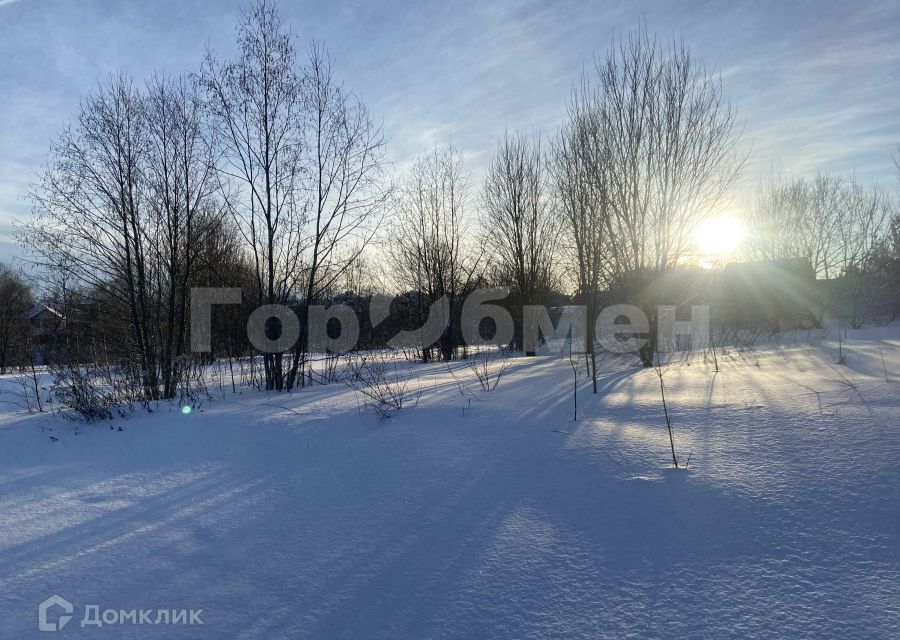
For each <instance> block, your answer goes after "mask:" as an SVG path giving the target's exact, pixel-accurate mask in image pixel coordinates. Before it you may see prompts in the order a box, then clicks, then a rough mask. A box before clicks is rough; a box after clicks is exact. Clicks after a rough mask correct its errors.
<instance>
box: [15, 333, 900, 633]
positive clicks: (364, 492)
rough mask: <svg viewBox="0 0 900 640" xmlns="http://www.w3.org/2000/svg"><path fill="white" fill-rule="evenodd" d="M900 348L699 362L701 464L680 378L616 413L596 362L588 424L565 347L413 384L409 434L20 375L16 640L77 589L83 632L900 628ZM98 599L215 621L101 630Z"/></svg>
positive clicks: (284, 406) (646, 375)
mask: <svg viewBox="0 0 900 640" xmlns="http://www.w3.org/2000/svg"><path fill="white" fill-rule="evenodd" d="M898 338H900V330H898V327H897V326H892V327H887V328H882V329H869V330H866V331H863V332H853V331H851V332H849V335H848V340H847V344H845V346H844V353H845V361H846V364H844V365H836V364H834V363H835V361H836V359H837V358H836V344H835V343H834V341H833V337H832V340H828V341H825V342H822V343H818V342H815V341H814V342H813V343H812V344H790V345H775V344H768V345H760V346H757V347H756V348H754V349H744V350H736V349H731V350H729V352H728V353H727V354H725V353H720V354H719V363H720V372H719V373H717V374H716V373H715V372H714V371H713V366H712V363H711V361H709V360H708V359H704V358H703V357H701V356H695V357H694V358H693V359H691V360H690V361H688V362H682V363H679V364H676V365H673V366H672V367H671V368H670V369H669V370H668V371H667V372H666V374H665V382H666V386H667V390H668V392H669V394H670V395H669V403H670V404H669V408H670V410H671V412H672V416H673V420H674V428H675V434H676V445H677V449H678V452H679V455H680V458H681V460H682V462H684V461H686V460H687V457H688V455H690V466H689V468H688V469H687V470H674V469H671V460H670V453H669V450H668V436H667V433H666V429H665V422H664V418H663V412H662V406H661V403H660V399H659V380H658V378H657V377H656V374H655V372H654V371H653V370H640V369H638V368H636V367H634V365H633V364H632V363H623V362H621V361H610V362H606V363H605V364H604V369H603V371H602V375H601V378H600V385H599V386H600V392H599V394H598V395H597V396H593V395H591V393H590V382H589V380H588V379H586V378H585V377H584V374H583V371H582V375H581V378H580V379H579V382H578V387H579V395H578V405H579V415H578V419H577V420H574V421H573V419H572V385H573V374H572V368H571V366H570V364H569V361H568V359H560V358H557V357H552V356H541V357H538V358H533V359H524V358H518V359H516V360H515V362H514V364H513V365H512V367H511V368H510V369H509V370H508V371H507V372H506V373H505V374H504V376H503V379H502V380H501V382H500V384H499V386H498V387H497V388H496V389H495V390H494V391H491V392H482V391H480V390H477V389H478V388H479V387H478V384H477V381H476V380H475V379H474V376H472V374H471V372H469V371H468V370H467V368H466V367H465V365H463V364H461V363H455V364H454V365H453V370H454V375H455V377H456V378H458V379H460V380H463V381H464V382H466V383H467V384H468V386H469V387H470V388H471V389H472V390H474V391H473V392H468V391H465V390H462V391H461V390H460V385H458V384H457V382H456V381H455V379H454V376H452V375H451V374H450V373H449V372H448V369H447V367H446V365H441V364H429V365H421V364H416V365H409V367H408V375H409V376H410V378H411V385H412V387H413V388H415V389H418V391H419V394H420V397H419V399H418V402H417V403H415V402H413V403H411V404H409V405H408V406H407V407H406V408H404V409H403V410H402V411H400V412H398V413H397V414H396V415H394V416H393V417H392V418H391V419H390V420H388V421H384V422H382V421H378V420H377V419H376V417H375V416H374V413H373V412H371V411H370V410H366V409H364V408H361V407H360V399H359V398H358V397H357V394H356V392H354V391H353V390H352V389H349V388H347V387H345V386H343V385H339V384H334V385H327V386H316V387H312V388H308V389H305V390H302V391H300V392H297V393H295V394H292V395H277V394H272V395H266V394H263V393H258V392H251V391H248V390H245V391H244V392H243V393H240V394H232V393H230V389H229V386H228V385H227V384H226V386H225V389H224V393H221V394H220V393H219V390H218V388H217V387H216V388H215V393H214V395H215V399H214V400H213V401H212V402H210V403H208V404H205V405H204V406H202V407H200V408H198V409H196V410H194V411H193V412H191V413H190V414H187V415H185V414H183V413H182V412H181V407H179V406H169V405H161V406H160V407H159V408H158V409H157V410H156V411H154V412H153V413H151V414H147V413H144V412H141V411H138V412H136V413H135V414H134V416H133V417H132V418H130V419H127V420H124V419H117V420H115V421H113V422H112V423H104V424H101V425H76V423H74V422H71V421H66V420H63V419H62V418H60V417H59V416H53V415H50V414H26V413H24V412H23V411H21V410H19V409H18V408H17V406H16V405H15V404H9V403H8V402H9V401H10V400H11V399H12V398H14V397H15V395H16V394H17V393H21V389H20V387H19V384H18V382H17V376H6V377H5V378H0V400H4V401H7V402H3V403H0V638H11V639H12V638H16V639H19V638H28V637H48V634H47V633H44V632H40V631H38V627H37V607H38V604H39V603H40V602H41V601H43V600H45V599H46V598H48V597H49V596H50V595H52V594H59V595H61V596H63V597H64V598H66V599H68V600H69V601H71V602H72V603H73V604H74V605H75V611H76V617H75V618H74V619H73V620H72V621H71V622H70V623H69V624H68V626H67V627H66V628H65V629H64V630H62V631H61V632H60V633H61V634H66V635H67V636H72V637H77V636H85V637H91V636H98V637H99V636H100V635H105V636H106V637H116V638H157V637H158V638H170V637H175V638H178V637H185V638H207V637H208V638H273V637H291V638H416V639H418V638H728V637H741V638H746V637H751V638H753V637H785V638H831V637H833V638H838V637H840V638H892V637H897V634H898V629H900V626H898V625H900V462H898V461H900V401H898V381H900V339H898ZM801 342H802V341H801ZM879 346H880V347H881V348H880V350H879ZM881 354H883V355H884V359H885V364H884V366H883V365H882V360H881ZM885 369H887V373H888V379H889V380H888V381H886V380H885ZM110 424H112V426H113V427H114V428H113V429H110ZM76 426H77V434H76ZM120 426H121V428H122V431H118V430H117V429H118V427H120ZM50 436H53V437H55V438H57V440H56V441H52V440H51V439H50ZM87 604H97V605H99V607H100V609H101V610H103V609H106V608H111V609H116V610H119V609H124V610H131V609H138V610H140V609H151V608H152V609H163V608H171V609H195V610H196V609H202V610H203V613H202V620H203V625H202V626H200V625H194V626H186V625H171V624H170V625H168V626H165V625H159V626H156V625H132V624H123V625H116V626H115V628H114V629H109V628H108V627H104V628H103V629H97V628H96V627H91V626H89V627H86V628H81V627H80V625H79V623H80V622H81V619H82V617H83V612H84V607H85V605H87ZM50 637H52V636H50Z"/></svg>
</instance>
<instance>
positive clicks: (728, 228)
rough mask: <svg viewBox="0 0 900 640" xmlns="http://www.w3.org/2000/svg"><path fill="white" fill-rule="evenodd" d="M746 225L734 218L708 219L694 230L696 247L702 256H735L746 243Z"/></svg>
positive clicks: (724, 216) (726, 216) (717, 217)
mask: <svg viewBox="0 0 900 640" xmlns="http://www.w3.org/2000/svg"><path fill="white" fill-rule="evenodd" d="M745 233H746V232H745V229H744V224H743V223H742V222H741V221H740V220H739V219H738V218H735V217H733V216H728V215H723V216H716V217H715V218H708V219H706V220H704V221H703V222H701V223H700V224H699V225H697V228H696V229H694V246H695V247H696V249H697V252H698V253H699V254H700V255H701V256H707V257H717V258H718V257H723V256H728V255H731V254H734V253H735V252H736V251H737V250H738V249H739V248H740V246H741V243H742V242H743V241H744V235H745Z"/></svg>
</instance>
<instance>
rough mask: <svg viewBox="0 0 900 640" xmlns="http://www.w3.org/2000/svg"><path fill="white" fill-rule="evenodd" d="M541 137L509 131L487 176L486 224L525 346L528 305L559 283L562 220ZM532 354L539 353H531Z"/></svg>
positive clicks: (497, 273)
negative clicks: (525, 309) (551, 189)
mask: <svg viewBox="0 0 900 640" xmlns="http://www.w3.org/2000/svg"><path fill="white" fill-rule="evenodd" d="M545 166H546V165H545V163H544V158H543V156H542V154H541V147H540V142H539V141H537V140H535V141H530V140H529V139H528V138H526V137H525V136H523V135H521V134H519V135H512V136H511V135H510V134H509V133H508V132H507V133H506V134H505V135H504V137H503V139H502V140H501V141H500V143H499V144H498V145H497V153H496V154H495V156H494V158H493V160H492V161H491V164H490V166H489V167H488V170H487V175H486V176H485V180H484V188H483V192H482V206H483V211H484V215H483V219H482V227H483V232H484V234H485V236H486V240H487V246H488V248H489V250H490V251H491V256H492V265H493V268H494V274H493V275H494V279H495V280H497V281H498V284H501V285H508V286H510V287H511V289H512V293H513V296H512V302H513V320H514V322H515V331H514V338H513V341H514V344H515V347H516V348H519V349H521V348H523V346H524V345H523V327H522V322H523V317H522V307H523V305H528V304H537V303H538V301H539V299H540V298H541V297H542V296H546V294H547V293H549V292H550V291H551V290H552V289H553V287H554V285H555V284H556V279H557V273H556V269H555V266H556V265H555V264H554V257H555V255H556V251H557V246H556V236H557V233H558V229H559V224H558V220H557V218H556V217H555V215H554V213H555V212H554V211H553V209H552V208H551V200H550V198H549V197H548V195H549V194H548V185H547V178H546V175H545V174H546V171H545ZM527 355H534V353H529V354H527Z"/></svg>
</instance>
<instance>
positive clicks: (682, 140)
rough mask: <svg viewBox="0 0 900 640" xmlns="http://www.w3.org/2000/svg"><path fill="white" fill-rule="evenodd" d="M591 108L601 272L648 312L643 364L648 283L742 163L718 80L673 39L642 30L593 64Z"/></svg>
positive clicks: (645, 352)
mask: <svg viewBox="0 0 900 640" xmlns="http://www.w3.org/2000/svg"><path fill="white" fill-rule="evenodd" d="M597 75H598V78H597V80H598V88H597V92H596V94H595V105H594V106H593V109H594V110H595V111H596V113H597V116H596V117H598V118H600V120H601V123H602V124H601V127H602V132H603V138H604V148H605V149H606V150H607V154H608V155H607V162H608V170H607V171H605V172H604V173H603V176H605V178H606V179H607V181H608V182H607V192H608V198H609V209H610V215H609V216H607V218H606V219H607V220H608V223H609V232H608V243H607V246H606V251H605V254H606V256H607V266H608V273H609V276H608V277H609V279H610V280H611V281H613V283H614V286H618V287H619V288H621V289H622V290H623V291H624V292H625V293H626V295H628V296H629V297H631V298H632V299H633V301H634V302H635V303H637V304H640V305H641V306H643V307H644V310H645V312H647V315H648V318H649V319H650V335H649V338H648V340H647V344H646V345H645V346H644V347H643V348H642V349H641V360H642V362H643V364H644V366H646V367H651V366H653V354H654V352H655V344H654V343H655V328H656V324H657V318H656V307H657V305H658V303H659V301H657V300H656V299H655V297H654V294H648V292H649V291H651V290H652V286H651V284H652V283H653V282H654V280H656V279H657V278H658V277H659V275H660V274H662V273H663V272H665V271H666V270H668V269H670V268H672V267H673V266H675V265H676V264H678V263H679V261H680V260H681V259H682V258H683V257H684V255H685V252H686V250H687V249H688V247H689V246H690V239H691V234H692V232H693V230H694V229H695V228H696V226H697V224H698V223H699V222H701V221H702V220H703V219H704V218H705V217H707V216H709V215H710V214H711V213H713V212H714V211H716V210H717V209H718V208H719V207H721V206H722V204H723V203H724V202H725V200H726V198H727V196H728V192H729V188H730V187H731V185H732V184H733V182H734V180H735V179H736V177H737V175H738V172H739V170H740V168H741V166H742V164H743V157H741V156H739V155H738V154H737V153H736V151H735V150H736V145H737V142H738V139H739V136H740V132H739V129H738V127H737V124H736V117H735V113H734V110H733V109H732V107H731V105H730V104H729V103H728V101H727V100H726V99H725V98H724V96H723V92H722V84H721V79H720V77H719V76H718V75H716V74H714V73H710V72H708V71H707V70H706V68H705V66H704V65H703V63H702V62H699V61H698V60H696V59H695V58H693V57H692V56H691V54H690V51H689V50H688V49H687V47H686V46H685V45H684V43H683V42H681V41H678V40H676V41H673V42H672V43H671V44H670V45H667V46H666V45H663V44H661V43H660V42H659V41H657V40H656V39H655V38H651V37H650V36H649V35H648V34H647V32H646V29H645V28H641V29H639V30H637V31H634V32H632V33H630V34H629V35H628V37H627V38H624V39H622V40H620V41H618V42H617V43H616V44H615V46H614V47H613V49H612V50H611V51H610V52H609V53H608V55H607V56H606V58H605V59H603V60H598V61H597Z"/></svg>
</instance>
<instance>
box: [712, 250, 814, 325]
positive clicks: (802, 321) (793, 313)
mask: <svg viewBox="0 0 900 640" xmlns="http://www.w3.org/2000/svg"><path fill="white" fill-rule="evenodd" d="M717 288H718V292H717V295H716V298H717V302H718V304H717V305H715V306H717V307H718V309H715V315H716V321H717V323H718V324H724V325H726V326H734V327H748V326H765V327H767V328H769V329H772V330H773V331H778V330H782V329H790V328H799V327H810V326H816V325H818V324H819V323H820V322H821V319H822V304H821V301H820V300H819V298H820V296H819V293H818V287H817V284H816V273H815V270H814V269H813V267H812V264H810V262H809V261H808V260H803V259H791V260H762V261H756V262H735V263H731V264H728V265H726V266H725V267H724V268H723V269H722V272H721V274H720V276H719V279H718V287H717Z"/></svg>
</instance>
